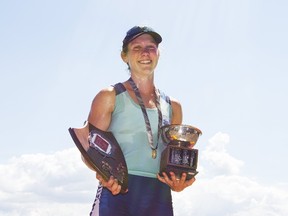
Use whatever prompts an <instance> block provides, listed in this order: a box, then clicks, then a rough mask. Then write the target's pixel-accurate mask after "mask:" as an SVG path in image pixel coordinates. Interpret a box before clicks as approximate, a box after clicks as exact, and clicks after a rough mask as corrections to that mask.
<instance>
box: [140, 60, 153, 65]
mask: <svg viewBox="0 0 288 216" xmlns="http://www.w3.org/2000/svg"><path fill="white" fill-rule="evenodd" d="M150 62H151V61H150V60H146V61H140V63H141V64H149V63H150Z"/></svg>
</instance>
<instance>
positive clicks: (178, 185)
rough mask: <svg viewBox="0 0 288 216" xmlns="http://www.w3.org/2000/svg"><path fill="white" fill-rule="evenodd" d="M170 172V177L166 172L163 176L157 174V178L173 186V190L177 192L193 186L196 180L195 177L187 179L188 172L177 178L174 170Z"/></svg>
mask: <svg viewBox="0 0 288 216" xmlns="http://www.w3.org/2000/svg"><path fill="white" fill-rule="evenodd" d="M169 174H170V178H169V177H168V175H167V174H166V173H165V172H163V173H162V175H163V177H161V176H160V175H159V174H157V178H158V180H159V181H161V182H163V183H165V184H167V185H168V186H169V187H170V188H171V190H173V191H176V192H180V191H182V190H184V189H185V188H186V187H188V186H191V185H192V184H193V182H195V180H196V179H195V177H194V178H192V179H190V180H186V177H187V174H186V173H183V174H182V176H181V178H180V179H177V178H176V175H175V173H174V172H170V173H169Z"/></svg>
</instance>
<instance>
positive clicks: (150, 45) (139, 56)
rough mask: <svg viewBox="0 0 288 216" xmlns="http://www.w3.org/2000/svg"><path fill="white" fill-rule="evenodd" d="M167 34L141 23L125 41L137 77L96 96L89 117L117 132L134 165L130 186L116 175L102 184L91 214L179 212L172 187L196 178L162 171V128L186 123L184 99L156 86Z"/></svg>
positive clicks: (178, 187) (130, 170) (130, 164)
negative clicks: (123, 184)
mask: <svg viewBox="0 0 288 216" xmlns="http://www.w3.org/2000/svg"><path fill="white" fill-rule="evenodd" d="M161 41H162V38H161V36H160V35H159V34H158V33H156V32H155V31H154V30H153V29H151V28H149V27H139V26H135V27H133V28H132V29H130V30H129V31H128V32H127V34H126V37H125V38H124V40H123V46H122V52H121V57H122V60H123V61H124V62H125V63H126V64H127V65H128V68H129V70H130V75H131V77H130V78H129V80H127V81H125V82H123V83H118V84H116V85H115V86H113V87H109V88H106V89H103V90H101V91H100V92H99V93H98V94H97V95H96V97H95V98H94V100H93V102H92V106H91V111H90V113H89V117H88V121H89V122H90V123H91V124H93V125H94V126H95V127H97V128H99V129H101V130H104V131H107V130H108V131H111V132H112V133H113V135H114V136H115V138H116V139H117V141H118V143H119V144H120V146H121V149H122V151H123V154H124V156H125V160H126V163H127V167H128V173H129V177H128V179H129V180H128V182H129V184H128V190H127V191H126V193H120V190H121V186H120V185H119V184H118V182H117V179H114V178H113V177H111V178H110V179H109V180H108V181H105V180H104V179H103V178H102V177H101V176H100V175H98V174H96V178H97V179H98V180H99V182H100V186H99V187H98V191H97V195H96V199H95V203H94V205H93V209H92V211H91V214H90V215H100V216H111V215H112V216H114V215H117V216H122V215H125V216H126V215H133V216H134V215H137V216H139V215H149V216H154V215H155V216H156V215H160V216H162V215H165V216H169V215H173V207H172V199H171V190H173V191H182V190H183V189H185V188H186V187H188V186H190V185H192V183H193V182H194V181H195V178H192V179H190V180H186V174H185V173H184V174H183V175H182V176H181V178H180V179H177V178H176V176H175V174H174V173H169V175H167V174H166V173H163V174H162V175H161V176H160V175H159V174H158V172H159V166H160V157H161V152H162V151H163V149H164V147H165V146H164V144H163V143H162V141H161V139H159V133H158V131H160V127H161V126H163V125H166V124H181V123H182V109H181V105H180V103H179V102H177V101H176V100H175V99H170V98H169V97H168V96H166V95H165V94H164V93H163V92H160V91H159V90H157V89H156V87H155V84H154V70H155V68H156V66H157V63H158V60H159V56H160V55H159V49H158V45H159V44H160V43H161Z"/></svg>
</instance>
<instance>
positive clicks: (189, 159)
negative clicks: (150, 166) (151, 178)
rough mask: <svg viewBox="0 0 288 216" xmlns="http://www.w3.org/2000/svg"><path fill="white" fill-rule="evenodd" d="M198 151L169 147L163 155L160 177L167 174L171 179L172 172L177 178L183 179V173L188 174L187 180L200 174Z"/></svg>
mask: <svg viewBox="0 0 288 216" xmlns="http://www.w3.org/2000/svg"><path fill="white" fill-rule="evenodd" d="M197 163H198V150H197V149H191V148H186V147H183V146H182V147H181V146H175V145H168V146H167V148H166V149H165V150H164V151H163V152H162V154H161V163H160V176H162V173H163V172H165V173H166V174H167V175H168V176H169V177H170V174H169V173H170V172H174V173H175V175H176V178H179V179H180V178H181V176H182V173H186V174H187V177H186V180H189V179H191V178H193V177H194V176H195V175H197V174H198V171H197Z"/></svg>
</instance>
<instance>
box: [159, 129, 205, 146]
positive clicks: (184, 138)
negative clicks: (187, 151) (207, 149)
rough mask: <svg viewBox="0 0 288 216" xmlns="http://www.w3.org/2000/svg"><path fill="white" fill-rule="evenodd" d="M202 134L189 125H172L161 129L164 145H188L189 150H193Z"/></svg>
mask: <svg viewBox="0 0 288 216" xmlns="http://www.w3.org/2000/svg"><path fill="white" fill-rule="evenodd" d="M201 134H202V132H201V130H200V129H198V128H196V127H193V126H191V125H183V124H172V125H166V126H163V127H161V137H162V140H163V142H164V143H166V144H168V143H171V144H172V143H173V142H174V143H175V142H176V143H177V141H179V142H186V143H189V148H193V146H194V145H195V144H196V142H197V140H198V138H199V136H200V135H201Z"/></svg>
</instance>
